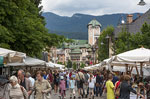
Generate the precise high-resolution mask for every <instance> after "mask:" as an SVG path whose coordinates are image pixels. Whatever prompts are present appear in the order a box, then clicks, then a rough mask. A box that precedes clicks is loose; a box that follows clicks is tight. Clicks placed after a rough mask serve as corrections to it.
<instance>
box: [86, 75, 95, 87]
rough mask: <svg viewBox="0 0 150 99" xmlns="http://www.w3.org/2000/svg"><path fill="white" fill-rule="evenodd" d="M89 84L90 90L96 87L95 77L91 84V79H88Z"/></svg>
mask: <svg viewBox="0 0 150 99" xmlns="http://www.w3.org/2000/svg"><path fill="white" fill-rule="evenodd" d="M88 82H89V88H94V86H95V83H96V79H95V78H94V77H93V78H92V79H91V82H90V78H89V79H88Z"/></svg>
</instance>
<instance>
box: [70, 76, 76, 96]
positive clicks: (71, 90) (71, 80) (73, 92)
mask: <svg viewBox="0 0 150 99" xmlns="http://www.w3.org/2000/svg"><path fill="white" fill-rule="evenodd" d="M69 84H70V99H72V96H74V98H75V80H74V78H73V77H71V79H70V82H69Z"/></svg>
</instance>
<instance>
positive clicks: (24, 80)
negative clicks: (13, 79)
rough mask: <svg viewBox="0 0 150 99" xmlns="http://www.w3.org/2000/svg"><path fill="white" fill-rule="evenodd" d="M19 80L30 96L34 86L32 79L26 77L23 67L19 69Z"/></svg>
mask: <svg viewBox="0 0 150 99" xmlns="http://www.w3.org/2000/svg"><path fill="white" fill-rule="evenodd" d="M18 82H19V84H20V85H21V86H23V87H24V88H25V89H26V90H27V92H28V96H29V97H30V95H31V93H32V90H33V86H32V83H31V81H30V80H29V79H28V78H26V77H25V72H24V71H23V70H22V69H20V70H19V71H18Z"/></svg>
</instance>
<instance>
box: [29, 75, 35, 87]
mask: <svg viewBox="0 0 150 99" xmlns="http://www.w3.org/2000/svg"><path fill="white" fill-rule="evenodd" d="M29 80H30V81H31V83H32V86H34V82H35V80H34V79H33V78H32V77H29Z"/></svg>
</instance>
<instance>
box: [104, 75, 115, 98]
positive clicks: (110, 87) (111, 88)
mask: <svg viewBox="0 0 150 99" xmlns="http://www.w3.org/2000/svg"><path fill="white" fill-rule="evenodd" d="M112 79H113V76H112V74H109V75H108V80H107V82H106V91H107V99H115V95H114V87H115V86H114V84H113V82H112Z"/></svg>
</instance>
